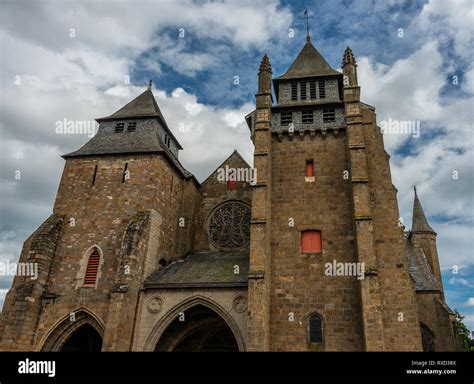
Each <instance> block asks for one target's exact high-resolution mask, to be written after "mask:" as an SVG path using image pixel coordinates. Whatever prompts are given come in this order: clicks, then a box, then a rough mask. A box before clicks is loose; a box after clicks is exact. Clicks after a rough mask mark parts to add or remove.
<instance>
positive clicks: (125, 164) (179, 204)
mask: <svg viewBox="0 0 474 384" xmlns="http://www.w3.org/2000/svg"><path fill="white" fill-rule="evenodd" d="M97 121H98V122H99V123H100V126H99V130H98V133H97V134H96V135H95V136H94V137H93V138H92V139H91V140H90V141H89V142H87V143H86V144H85V145H84V146H83V147H82V148H80V149H79V150H77V151H75V152H72V153H69V154H67V155H64V156H63V157H64V158H65V160H66V164H65V167H64V172H63V175H62V179H61V183H60V186H59V190H58V193H57V197H56V201H55V205H54V209H53V214H52V215H51V216H50V218H49V219H47V220H46V222H45V223H43V224H42V225H41V226H40V227H39V228H38V230H36V231H35V232H34V233H33V235H31V236H30V238H29V239H27V240H26V242H25V244H24V247H23V251H22V254H21V256H20V262H34V263H38V265H39V276H38V278H37V279H35V280H32V279H31V278H29V277H25V276H16V277H15V279H14V282H13V286H12V289H11V290H10V291H9V293H8V295H7V297H6V301H5V305H4V313H3V322H2V324H3V337H2V340H1V345H0V349H1V350H22V351H31V350H46V351H55V350H68V348H69V341H68V340H71V339H73V337H72V335H74V334H75V331H76V330H78V329H79V328H81V327H82V328H81V330H82V332H83V333H81V334H79V335H76V336H75V340H72V341H71V343H72V342H74V343H75V344H76V345H77V344H78V342H79V343H80V339H81V338H82V339H83V340H93V341H94V340H98V341H97V342H95V341H94V342H93V343H96V344H97V345H89V346H86V347H85V348H84V349H85V350H92V351H95V350H101V349H102V350H104V351H117V350H120V351H124V350H129V349H130V347H131V344H132V338H133V329H134V324H135V320H136V315H135V314H136V309H137V305H138V297H139V290H140V288H141V287H142V286H143V281H144V279H145V278H146V277H147V276H148V275H149V274H151V273H152V272H153V271H155V270H156V269H157V268H159V267H160V265H166V264H168V263H169V262H170V261H173V260H177V259H180V258H182V257H183V255H185V254H186V253H187V252H188V251H189V250H190V249H191V248H192V239H193V230H194V229H193V220H190V218H191V217H192V216H193V215H194V211H195V207H196V204H197V200H196V199H197V189H198V187H199V184H198V183H197V181H196V180H195V179H194V176H192V175H191V174H190V173H189V172H187V171H186V170H185V169H184V168H183V167H182V166H181V164H180V163H179V161H178V151H179V149H181V146H180V144H179V143H178V141H177V140H176V138H175V137H174V136H173V134H172V132H171V130H170V129H169V128H168V126H167V124H166V121H165V119H164V117H163V115H162V113H161V111H160V109H159V107H158V104H157V103H156V100H155V98H154V97H153V94H152V91H151V82H150V86H149V87H148V89H147V90H146V91H145V92H143V93H142V94H141V95H139V96H138V97H137V98H136V99H134V100H132V101H131V102H130V103H128V104H127V105H126V106H124V107H123V108H122V109H120V110H119V111H117V112H115V113H114V114H112V115H111V116H108V117H105V118H100V119H97ZM180 221H181V222H182V223H185V225H181V226H180V225H179V222H180ZM92 334H94V335H97V336H98V337H90V336H91V335H92ZM76 339H77V340H76Z"/></svg>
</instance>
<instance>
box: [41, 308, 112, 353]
mask: <svg viewBox="0 0 474 384" xmlns="http://www.w3.org/2000/svg"><path fill="white" fill-rule="evenodd" d="M73 313H74V315H73V316H71V315H68V316H65V317H64V318H63V319H62V320H60V321H59V322H58V323H57V324H56V325H55V326H54V327H52V330H51V331H50V332H49V333H48V335H47V336H46V337H45V341H44V342H43V344H42V347H41V348H40V350H41V351H45V352H56V351H63V352H65V351H77V352H100V350H101V349H102V339H103V335H104V326H103V323H102V322H101V321H100V320H99V319H98V318H97V317H96V316H94V315H93V314H92V313H90V312H89V311H87V310H86V309H79V310H77V311H74V312H73Z"/></svg>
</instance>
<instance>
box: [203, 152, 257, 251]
mask: <svg viewBox="0 0 474 384" xmlns="http://www.w3.org/2000/svg"><path fill="white" fill-rule="evenodd" d="M226 166H228V167H229V168H238V169H249V168H250V166H249V165H248V164H247V163H246V162H245V161H244V160H243V159H242V158H241V157H240V155H239V154H238V153H237V152H234V153H233V154H232V155H231V156H230V157H229V158H228V159H227V160H226V161H224V162H223V163H222V164H221V165H220V166H219V167H218V168H217V169H216V170H215V171H214V172H213V173H212V174H211V175H210V176H209V177H208V178H207V179H206V180H205V181H204V182H203V184H202V187H201V200H200V202H199V210H198V213H197V216H196V219H195V220H196V241H195V251H196V252H205V251H213V250H216V249H215V247H214V246H213V245H212V244H211V243H210V242H209V239H208V235H207V219H208V217H209V215H210V213H211V212H212V211H213V210H214V209H215V208H216V207H217V206H218V205H219V204H222V203H223V202H224V201H227V200H239V201H244V202H246V203H248V204H250V203H251V192H250V183H249V182H247V181H237V189H236V190H229V189H228V188H227V181H219V180H218V170H219V169H225V167H226ZM257 177H258V173H257Z"/></svg>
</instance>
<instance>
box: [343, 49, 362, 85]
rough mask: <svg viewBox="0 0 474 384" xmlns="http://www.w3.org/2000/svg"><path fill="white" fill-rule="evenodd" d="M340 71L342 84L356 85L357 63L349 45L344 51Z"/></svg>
mask: <svg viewBox="0 0 474 384" xmlns="http://www.w3.org/2000/svg"><path fill="white" fill-rule="evenodd" d="M341 68H342V73H343V74H344V86H345V87H357V86H358V85H359V84H358V82H357V63H356V60H355V58H354V54H353V53H352V49H350V48H349V47H347V48H346V50H345V51H344V56H343V57H342V65H341Z"/></svg>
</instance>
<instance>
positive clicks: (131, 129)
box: [127, 123, 137, 132]
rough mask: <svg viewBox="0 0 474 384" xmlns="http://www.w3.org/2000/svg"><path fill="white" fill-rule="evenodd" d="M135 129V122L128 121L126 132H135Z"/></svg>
mask: <svg viewBox="0 0 474 384" xmlns="http://www.w3.org/2000/svg"><path fill="white" fill-rule="evenodd" d="M136 129H137V123H128V126H127V131H128V132H135V131H136Z"/></svg>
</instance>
